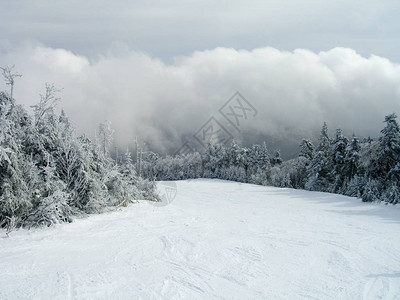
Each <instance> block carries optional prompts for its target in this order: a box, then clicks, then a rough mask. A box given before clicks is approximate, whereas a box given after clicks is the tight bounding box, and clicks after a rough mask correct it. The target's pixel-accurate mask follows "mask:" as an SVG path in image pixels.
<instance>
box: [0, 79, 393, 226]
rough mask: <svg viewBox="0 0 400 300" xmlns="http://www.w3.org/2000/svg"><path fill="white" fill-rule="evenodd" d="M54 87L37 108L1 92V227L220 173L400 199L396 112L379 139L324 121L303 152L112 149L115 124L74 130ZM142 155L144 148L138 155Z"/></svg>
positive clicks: (92, 208) (103, 205)
mask: <svg viewBox="0 0 400 300" xmlns="http://www.w3.org/2000/svg"><path fill="white" fill-rule="evenodd" d="M58 100H59V99H58V98H57V89H56V88H55V87H54V86H53V85H46V88H45V93H44V94H43V95H41V96H40V101H39V103H37V104H36V105H34V106H32V111H33V114H32V115H31V114H29V113H28V112H27V110H26V109H25V108H24V107H22V106H21V105H18V104H16V103H15V100H14V99H13V97H12V90H11V95H9V94H8V93H5V92H2V93H0V126H1V128H0V224H1V225H0V227H7V228H8V230H11V229H12V228H15V227H21V226H22V227H28V228H29V227H36V226H44V225H45V226H48V225H51V224H55V223H59V222H71V221H72V217H73V216H80V215H85V214H90V213H99V212H103V211H106V210H109V209H112V208H115V207H120V206H126V205H128V204H129V203H130V202H134V201H135V200H137V199H147V200H154V201H159V200H160V197H159V196H158V195H157V192H156V184H155V181H159V180H182V179H192V178H218V179H225V180H232V181H238V182H244V183H253V184H258V185H271V186H276V187H287V188H294V189H306V190H310V191H321V192H329V193H337V194H343V195H348V196H353V197H359V198H361V199H362V201H365V202H372V201H384V202H386V203H391V204H397V203H398V202H399V196H400V191H399V183H400V129H399V125H398V123H397V120H396V118H397V116H396V114H394V113H393V114H390V115H388V116H386V117H385V120H384V123H385V126H384V128H383V129H382V130H381V135H380V137H379V139H378V140H376V141H375V140H372V139H371V138H364V139H362V140H359V139H358V138H357V137H356V136H354V135H353V136H352V137H351V138H348V137H346V136H344V135H343V133H342V131H341V130H340V129H337V130H336V133H335V135H334V137H330V136H329V134H328V127H327V124H326V123H324V125H323V127H322V129H321V134H320V137H319V140H318V143H317V145H313V143H312V142H311V141H310V140H309V139H303V140H302V141H301V143H300V148H299V155H298V157H296V158H293V159H290V160H287V161H283V160H282V159H281V156H280V153H279V151H276V152H275V153H273V154H271V153H269V151H268V148H267V145H266V143H263V144H262V145H260V144H256V145H253V146H251V147H249V148H246V147H241V146H239V145H238V143H236V142H235V141H232V142H231V144H230V145H229V146H225V145H222V144H211V143H210V144H208V147H207V149H206V150H205V151H204V153H200V152H192V153H189V154H186V155H176V156H167V157H166V158H162V157H160V156H159V155H158V154H156V153H153V152H151V151H147V152H146V153H145V154H144V155H143V157H141V159H140V161H139V164H140V167H139V168H140V169H139V175H138V174H137V168H138V165H137V163H138V161H137V159H135V160H134V159H132V157H131V153H130V152H129V151H127V152H126V153H125V155H123V156H119V157H112V155H111V153H110V150H109V149H110V148H111V145H112V142H113V141H112V136H113V130H112V129H111V124H110V123H109V122H104V123H102V124H100V125H99V127H98V130H97V132H96V136H95V138H94V139H93V140H91V139H90V138H88V137H87V136H85V135H82V136H76V135H75V132H74V127H73V126H72V124H71V122H70V121H69V119H68V117H67V116H66V114H65V113H64V111H61V113H60V114H56V112H55V106H56V104H57V102H58ZM136 156H137V153H136Z"/></svg>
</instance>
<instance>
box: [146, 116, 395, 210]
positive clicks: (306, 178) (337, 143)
mask: <svg viewBox="0 0 400 300" xmlns="http://www.w3.org/2000/svg"><path fill="white" fill-rule="evenodd" d="M396 118H397V116H396V114H394V113H393V114H390V115H388V116H386V117H385V120H384V122H385V124H386V126H385V127H384V128H383V129H382V131H381V136H380V137H379V139H378V140H376V141H375V140H372V139H371V138H364V139H362V140H361V141H360V140H359V139H358V138H357V137H356V136H355V135H353V136H352V137H351V138H348V137H346V136H344V135H343V133H342V130H340V129H337V130H336V132H335V135H334V137H330V136H329V134H328V127H327V124H326V123H324V125H323V127H322V129H321V134H320V137H319V140H318V143H317V145H313V143H312V142H311V141H310V140H309V139H303V140H302V142H301V143H300V151H299V155H298V157H296V158H293V159H290V160H287V161H282V159H281V157H280V153H279V151H276V152H275V153H274V154H273V155H271V154H270V153H269V151H268V149H267V146H266V144H265V143H263V144H262V145H259V144H256V145H253V146H251V147H250V148H246V147H240V146H239V145H238V144H237V143H236V142H235V141H232V143H231V144H230V145H229V146H224V145H220V144H208V147H207V149H206V151H205V153H203V154H200V153H199V152H193V153H189V154H186V155H176V156H167V157H166V158H161V157H159V156H158V155H157V154H155V153H150V154H149V155H147V156H145V157H144V162H143V170H142V173H143V175H144V176H145V177H146V178H155V179H157V180H180V179H190V178H218V179H226V180H233V181H239V182H245V183H253V184H259V185H271V186H277V187H289V188H295V189H306V190H310V191H321V192H329V193H337V194H343V195H348V196H353V197H359V198H361V199H362V200H363V201H366V202H370V201H384V202H387V203H392V204H396V203H398V202H399V201H400V199H399V198H400V191H399V183H400V129H399V125H398V123H397V121H396Z"/></svg>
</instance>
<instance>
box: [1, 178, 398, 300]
mask: <svg viewBox="0 0 400 300" xmlns="http://www.w3.org/2000/svg"><path fill="white" fill-rule="evenodd" d="M176 185H177V193H176V198H175V199H174V201H173V202H172V203H171V204H170V205H167V206H153V205H150V204H149V203H148V202H146V201H141V202H140V203H139V204H137V205H132V206H130V207H129V208H124V209H121V210H119V211H117V212H112V213H107V214H103V215H94V216H90V217H88V218H85V219H80V220H76V221H75V222H74V223H72V224H62V225H58V226H55V227H52V228H45V229H37V230H31V231H27V230H19V231H17V232H12V233H11V236H10V238H5V232H4V230H3V231H0V237H1V238H0V299H213V298H222V299H262V298H267V299H400V209H398V208H397V207H393V206H385V205H378V204H365V203H362V202H361V201H360V200H358V199H354V198H348V197H344V196H338V195H332V194H326V193H316V192H307V191H298V190H291V189H279V188H273V187H263V186H256V185H250V184H241V183H234V182H226V181H221V180H205V179H201V180H190V181H181V182H176ZM159 186H160V188H164V187H165V186H164V185H163V183H160V184H159Z"/></svg>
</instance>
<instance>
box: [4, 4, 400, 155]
mask: <svg viewBox="0 0 400 300" xmlns="http://www.w3.org/2000/svg"><path fill="white" fill-rule="evenodd" d="M1 6H2V11H3V14H2V20H1V23H0V33H1V35H0V54H1V56H0V65H2V66H5V65H13V64H15V66H16V67H15V70H17V71H18V72H20V73H21V74H23V77H22V78H21V79H18V81H17V82H16V87H15V98H16V99H17V101H18V102H20V103H24V104H25V105H27V106H28V105H31V104H33V103H35V102H36V101H37V99H38V93H40V92H41V91H42V90H43V86H44V83H45V82H51V83H54V84H55V85H56V86H58V87H61V88H63V92H62V93H61V95H60V96H61V98H62V104H61V106H63V107H65V110H66V111H67V113H68V114H69V115H70V117H71V119H72V120H73V122H74V123H75V124H76V126H77V127H78V130H79V131H81V132H83V131H86V132H88V133H89V134H91V133H92V132H94V128H95V127H96V126H97V123H98V122H101V121H102V120H104V119H109V120H111V121H112V123H113V126H114V127H115V129H116V131H117V133H118V135H117V136H116V138H117V140H118V142H119V144H120V145H128V144H130V142H129V141H131V140H132V139H133V136H135V135H139V136H141V137H142V139H143V140H147V141H148V144H149V145H152V146H153V147H154V148H156V149H158V150H161V151H172V149H174V147H175V148H176V147H177V145H178V144H180V143H181V142H182V141H183V140H184V138H183V137H184V136H186V137H188V136H191V135H192V134H194V133H195V132H196V131H197V130H198V129H199V128H200V127H201V126H202V125H203V124H204V122H206V121H207V120H208V119H209V118H210V117H211V116H215V117H216V118H217V119H218V118H219V117H221V115H220V114H219V112H218V109H219V108H220V107H221V106H222V105H223V104H224V103H225V101H227V100H228V99H229V98H230V97H231V96H232V95H233V94H234V93H235V92H236V91H239V92H240V93H241V94H242V95H243V96H244V97H245V98H246V99H247V100H248V101H249V102H250V103H251V104H252V105H253V106H254V108H256V109H257V111H258V114H257V116H256V117H255V118H254V119H252V120H251V122H248V124H246V125H245V127H243V129H244V132H246V137H247V138H248V140H249V141H250V142H254V141H257V140H260V139H263V138H270V140H271V141H272V140H274V139H275V141H276V142H277V143H278V144H279V141H281V142H282V140H284V139H287V140H293V143H297V141H298V138H299V136H302V135H308V134H312V133H314V132H316V131H317V130H319V128H320V127H321V125H322V122H323V121H324V120H326V121H327V122H328V126H329V127H330V129H331V131H332V132H333V130H334V129H335V128H336V127H339V126H340V127H343V129H345V130H347V132H353V131H354V132H356V133H357V134H359V135H369V134H371V135H374V134H375V135H378V134H379V130H380V129H381V128H382V126H383V125H382V120H383V119H384V116H385V114H389V113H391V112H397V113H398V112H399V108H400V107H399V103H400V67H399V65H398V64H399V63H400V51H399V49H400V38H399V37H400V35H399V32H400V21H398V19H399V18H398V16H399V15H400V9H399V7H400V5H399V4H398V1H365V0H364V1H358V0H357V1H340V0H339V1H320V0H315V1H299V0H286V1H285V0H280V1H149V0H147V1H127V0H126V1H122V0H118V1H102V0H96V1H91V0H88V1H76V0H70V1H54V0H51V1H50V0H48V1H40V0H36V1H24V0H15V1H2V3H1ZM0 87H1V88H2V89H3V90H4V89H6V86H5V85H4V83H3V82H2V83H1V85H0ZM218 120H219V121H220V122H221V124H223V125H224V126H225V125H226V126H228V127H229V124H228V123H227V124H225V123H223V121H222V120H223V119H222V120H220V119H218ZM228 129H229V128H228ZM242 134H243V130H242ZM233 135H235V137H237V138H238V139H240V138H241V137H242V136H240V133H238V132H235V133H233ZM236 135H238V136H236ZM249 137H251V138H249ZM283 137H285V138H283ZM281 144H282V143H281ZM282 145H283V144H282ZM278 146H279V145H278Z"/></svg>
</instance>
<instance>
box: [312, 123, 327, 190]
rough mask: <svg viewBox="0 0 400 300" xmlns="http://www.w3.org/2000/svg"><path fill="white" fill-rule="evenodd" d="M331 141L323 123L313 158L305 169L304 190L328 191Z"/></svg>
mask: <svg viewBox="0 0 400 300" xmlns="http://www.w3.org/2000/svg"><path fill="white" fill-rule="evenodd" d="M330 145H331V141H330V139H329V136H328V126H327V125H326V123H325V122H324V125H323V126H322V129H321V135H320V137H319V144H318V146H317V148H316V150H315V155H314V158H313V159H312V160H311V162H310V165H309V166H308V168H307V174H308V181H307V184H306V189H309V190H314V191H328V189H329V186H330V184H331V181H332V178H331V177H330V176H331V170H332V165H331V160H330V158H329V153H330Z"/></svg>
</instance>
